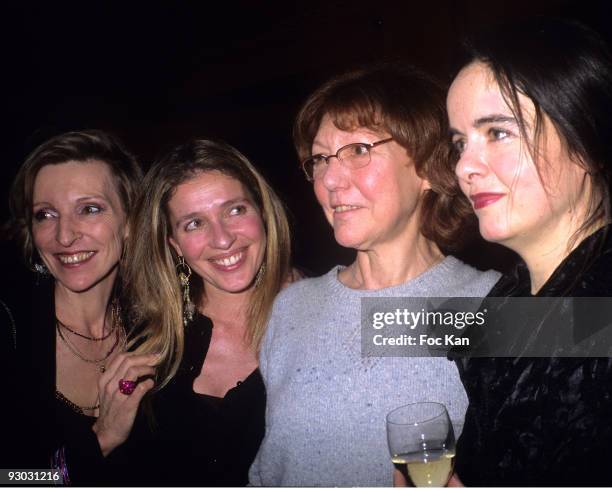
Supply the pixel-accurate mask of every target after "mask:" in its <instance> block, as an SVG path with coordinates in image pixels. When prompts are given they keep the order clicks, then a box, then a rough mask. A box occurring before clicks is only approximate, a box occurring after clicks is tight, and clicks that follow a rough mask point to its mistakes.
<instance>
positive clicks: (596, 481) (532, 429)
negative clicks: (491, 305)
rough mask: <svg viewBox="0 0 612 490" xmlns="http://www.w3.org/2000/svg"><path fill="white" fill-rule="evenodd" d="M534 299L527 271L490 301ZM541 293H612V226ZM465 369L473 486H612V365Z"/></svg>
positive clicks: (575, 362) (502, 364)
mask: <svg viewBox="0 0 612 490" xmlns="http://www.w3.org/2000/svg"><path fill="white" fill-rule="evenodd" d="M530 295H531V294H530V280H529V274H528V272H527V269H526V267H525V266H524V264H523V265H520V266H519V267H518V268H517V269H516V271H515V273H514V274H510V275H508V276H504V277H503V278H502V279H500V281H499V282H498V284H497V285H496V286H495V287H494V288H493V290H492V291H491V293H490V294H489V296H499V297H502V296H530ZM537 296H568V297H578V296H581V297H585V296H587V297H595V296H612V230H611V229H610V227H606V228H603V229H601V230H599V231H598V232H596V233H595V234H593V235H592V236H590V237H588V238H587V239H585V240H584V241H583V242H582V243H581V244H580V245H579V246H578V247H577V248H576V249H575V250H574V251H573V252H572V253H571V254H570V255H569V256H568V257H567V258H566V259H565V260H564V261H563V263H562V264H560V265H559V267H558V268H557V269H556V270H555V272H554V273H553V275H552V276H551V278H550V279H549V280H548V281H547V283H546V284H545V285H544V286H543V287H542V289H541V290H540V291H539V292H538V293H537ZM500 308H503V304H502V306H501V307H500ZM533 321H534V322H537V321H538V320H537V319H534V320H533ZM530 325H531V324H530ZM526 327H527V328H529V325H526ZM532 327H533V326H532ZM584 327H587V326H583V325H578V324H572V325H560V328H573V329H574V331H576V330H577V329H580V328H584ZM517 328H518V326H517ZM524 338H528V335H525V336H524ZM535 341H537V339H535ZM457 365H458V367H459V371H460V374H461V379H462V381H463V384H464V386H465V389H466V391H467V394H468V398H469V401H470V404H469V408H468V411H467V414H466V420H465V426H464V430H463V433H462V435H461V438H460V439H459V442H458V446H457V458H456V467H455V469H456V471H457V474H458V475H459V477H460V479H461V480H462V481H463V483H464V484H465V485H466V486H599V485H605V486H609V485H611V484H612V474H611V473H610V470H609V468H608V467H607V465H608V464H609V459H610V458H609V456H608V454H609V451H610V448H611V447H612V358H608V357H590V358H528V357H504V358H501V357H498V358H463V359H458V360H457Z"/></svg>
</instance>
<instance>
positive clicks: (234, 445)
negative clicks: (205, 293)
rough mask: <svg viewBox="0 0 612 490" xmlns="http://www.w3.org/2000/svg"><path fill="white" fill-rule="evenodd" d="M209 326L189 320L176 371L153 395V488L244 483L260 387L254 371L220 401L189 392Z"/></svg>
mask: <svg viewBox="0 0 612 490" xmlns="http://www.w3.org/2000/svg"><path fill="white" fill-rule="evenodd" d="M212 328H213V325H212V322H211V320H210V319H209V318H207V317H205V316H202V315H196V317H195V318H194V320H193V321H192V322H190V324H189V325H188V326H187V328H186V331H185V352H184V355H183V360H182V362H181V364H180V367H179V370H178V372H177V374H176V376H175V377H174V378H173V379H172V380H171V381H170V383H169V384H168V385H167V386H166V387H164V388H163V389H162V390H161V391H160V392H159V393H158V394H157V395H156V396H154V397H153V401H152V404H153V413H154V421H155V426H156V427H155V429H154V434H155V435H154V439H155V440H156V441H157V442H156V443H155V445H156V446H159V448H158V450H157V451H155V452H156V453H157V454H156V456H155V459H156V460H157V465H158V467H157V468H156V471H155V473H159V477H158V480H157V482H156V483H158V484H162V485H164V484H167V485H197V486H244V485H246V484H247V483H248V471H249V468H250V466H251V463H252V462H253V459H255V455H256V454H257V450H258V449H259V445H260V444H261V441H262V439H263V436H264V416H265V403H266V395H265V387H264V384H263V379H262V377H261V374H260V372H259V369H256V370H255V371H253V372H252V373H251V374H250V375H249V376H247V378H245V379H244V380H238V381H237V384H236V386H235V387H234V388H232V389H230V390H229V391H228V392H227V394H226V395H225V397H223V398H218V397H213V396H209V395H202V394H198V393H195V392H194V391H193V382H194V380H195V378H196V377H197V376H198V375H199V374H200V370H201V368H202V365H203V363H204V359H205V358H206V354H207V352H208V348H209V346H210V341H211V336H212Z"/></svg>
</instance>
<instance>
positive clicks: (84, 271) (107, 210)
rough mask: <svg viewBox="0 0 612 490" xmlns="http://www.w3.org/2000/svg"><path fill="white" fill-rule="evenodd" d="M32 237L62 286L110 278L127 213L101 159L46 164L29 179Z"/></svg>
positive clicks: (75, 288) (83, 286) (80, 286)
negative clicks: (31, 183) (32, 178)
mask: <svg viewBox="0 0 612 490" xmlns="http://www.w3.org/2000/svg"><path fill="white" fill-rule="evenodd" d="M32 211H33V212H32V216H33V220H32V235H33V239H34V245H35V247H36V249H37V251H38V253H39V255H40V257H41V258H42V260H43V262H44V263H45V265H46V266H47V268H48V269H49V271H50V272H51V274H52V275H53V277H54V278H55V280H56V281H57V284H58V285H60V286H61V287H65V288H66V289H68V290H70V291H72V292H83V291H87V290H89V289H91V288H92V287H95V286H97V285H100V284H102V283H108V284H110V285H112V283H113V282H114V280H115V276H116V270H117V265H118V263H119V259H120V258H121V253H122V250H123V242H124V240H125V238H126V236H127V225H126V216H125V213H124V211H123V209H122V207H121V201H120V198H119V194H118V193H117V189H116V186H115V184H114V179H113V177H112V175H111V172H110V170H109V168H108V166H107V165H106V164H105V163H103V162H100V161H96V160H94V161H88V162H72V161H71V162H67V163H61V164H58V165H46V166H44V167H42V168H41V169H40V171H39V172H38V174H37V176H36V180H35V181H34V193H33V209H32Z"/></svg>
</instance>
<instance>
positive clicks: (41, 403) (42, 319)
mask: <svg viewBox="0 0 612 490" xmlns="http://www.w3.org/2000/svg"><path fill="white" fill-rule="evenodd" d="M26 277H27V276H26ZM16 284H17V280H16V279H15V278H14V280H13V281H12V282H11V283H10V286H11V287H6V286H7V285H6V284H5V286H4V287H3V288H2V291H1V299H2V302H3V304H2V305H1V307H0V335H2V337H3V338H2V340H1V341H0V369H1V372H2V375H3V379H4V380H5V382H4V383H3V384H4V386H3V399H2V403H1V406H2V409H1V413H0V424H1V427H0V431H1V433H2V436H3V437H2V440H3V444H1V445H0V446H2V449H1V450H0V467H2V468H23V469H27V468H29V469H49V468H50V467H51V466H52V461H57V460H58V459H63V461H65V462H66V468H67V476H68V477H69V479H70V482H71V483H73V484H78V485H88V484H92V485H94V484H95V485H103V484H110V483H114V482H117V481H124V480H125V475H123V472H124V470H125V469H127V466H126V465H125V464H124V463H125V458H126V452H125V449H124V448H122V447H120V448H118V449H116V450H115V451H113V452H112V453H111V454H110V455H109V457H108V458H104V457H103V456H102V452H101V450H100V446H99V444H98V440H97V438H96V436H95V434H94V432H93V430H92V429H91V426H92V424H93V423H94V421H95V418H93V417H87V416H84V415H83V414H80V413H77V412H76V411H75V410H73V409H72V408H70V406H69V405H68V404H67V403H65V402H64V401H61V400H58V399H57V397H56V395H55V386H56V382H55V375H56V373H55V371H56V365H55V362H56V361H55V350H56V345H55V340H56V337H55V309H54V288H53V281H52V280H51V279H49V278H47V279H40V278H37V279H36V278H35V279H32V280H31V281H30V278H26V279H24V278H21V279H20V281H19V285H18V287H17V286H16ZM7 332H8V335H7ZM7 339H8V342H7ZM140 439H142V437H141V438H140ZM130 477H131V473H129V474H128V475H127V478H128V479H127V481H128V482H129V478H130Z"/></svg>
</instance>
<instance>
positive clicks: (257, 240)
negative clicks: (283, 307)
mask: <svg viewBox="0 0 612 490" xmlns="http://www.w3.org/2000/svg"><path fill="white" fill-rule="evenodd" d="M168 211H169V219H170V223H171V227H172V236H171V237H170V243H171V244H172V246H173V247H174V249H175V251H176V253H177V254H179V255H182V256H184V257H185V261H186V262H187V263H188V264H189V266H190V267H191V269H192V270H193V271H194V272H195V273H196V274H198V275H199V276H200V277H201V278H202V279H203V281H204V288H205V290H206V291H207V292H208V291H210V288H214V289H216V290H217V291H222V292H228V293H239V292H243V291H245V290H247V289H248V288H250V287H251V286H252V285H253V282H254V279H255V276H256V275H257V272H258V271H259V268H260V267H261V264H262V262H263V258H264V254H265V249H266V233H265V229H264V224H263V221H262V219H261V214H260V212H259V209H258V208H257V207H256V206H255V204H254V203H253V200H252V198H251V196H250V195H249V193H248V192H246V190H245V188H244V186H243V185H242V184H241V183H240V182H239V181H238V180H236V179H234V178H232V177H229V176H227V175H225V174H222V173H220V172H216V171H214V172H203V173H200V174H198V175H196V176H195V177H193V178H192V179H190V180H188V181H187V182H184V183H183V184H180V185H179V186H177V187H176V189H175V190H174V193H173V195H172V197H171V199H170V201H169V202H168Z"/></svg>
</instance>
